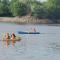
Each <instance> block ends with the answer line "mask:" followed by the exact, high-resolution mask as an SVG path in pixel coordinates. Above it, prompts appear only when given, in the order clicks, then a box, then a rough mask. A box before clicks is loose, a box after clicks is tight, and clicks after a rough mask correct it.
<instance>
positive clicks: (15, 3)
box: [10, 0, 27, 16]
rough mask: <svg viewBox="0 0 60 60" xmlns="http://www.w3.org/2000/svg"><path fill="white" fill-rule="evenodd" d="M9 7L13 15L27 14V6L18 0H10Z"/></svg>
mask: <svg viewBox="0 0 60 60" xmlns="http://www.w3.org/2000/svg"><path fill="white" fill-rule="evenodd" d="M10 9H11V12H12V14H13V16H23V15H26V14H27V6H26V5H25V4H24V3H22V2H20V1H19V0H12V1H11V4H10Z"/></svg>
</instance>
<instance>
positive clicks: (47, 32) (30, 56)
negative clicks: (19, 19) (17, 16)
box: [0, 23, 60, 60]
mask: <svg viewBox="0 0 60 60" xmlns="http://www.w3.org/2000/svg"><path fill="white" fill-rule="evenodd" d="M33 28H35V29H36V31H39V32H40V34H36V35H34V34H26V35H24V34H18V31H33ZM6 32H9V33H10V35H11V34H12V33H13V32H14V33H15V34H16V35H17V36H20V37H21V38H22V40H21V41H20V42H16V43H15V46H14V47H13V46H12V44H10V45H9V47H8V48H6V47H5V44H4V42H2V38H3V37H4V34H5V33H6ZM0 60H60V26H50V25H32V24H31V25H30V24H29V25H17V24H12V23H0Z"/></svg>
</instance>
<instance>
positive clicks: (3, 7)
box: [0, 0, 10, 16]
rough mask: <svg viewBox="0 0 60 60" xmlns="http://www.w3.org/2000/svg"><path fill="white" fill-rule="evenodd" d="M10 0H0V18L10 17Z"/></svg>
mask: <svg viewBox="0 0 60 60" xmlns="http://www.w3.org/2000/svg"><path fill="white" fill-rule="evenodd" d="M9 15H10V11H9V0H0V16H9Z"/></svg>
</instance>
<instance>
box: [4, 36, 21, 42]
mask: <svg viewBox="0 0 60 60" xmlns="http://www.w3.org/2000/svg"><path fill="white" fill-rule="evenodd" d="M14 40H15V41H20V40H21V37H19V36H16V37H15V39H14ZM3 41H6V39H3ZM9 41H12V39H10V40H9Z"/></svg>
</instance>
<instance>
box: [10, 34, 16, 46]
mask: <svg viewBox="0 0 60 60" xmlns="http://www.w3.org/2000/svg"><path fill="white" fill-rule="evenodd" d="M15 37H16V36H15V34H14V33H12V35H11V40H12V46H14V43H15V40H16V38H15Z"/></svg>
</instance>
